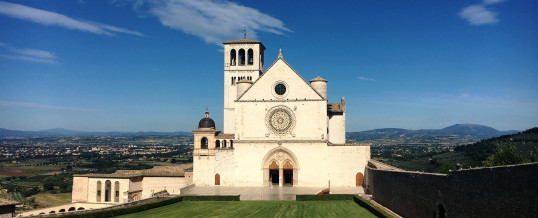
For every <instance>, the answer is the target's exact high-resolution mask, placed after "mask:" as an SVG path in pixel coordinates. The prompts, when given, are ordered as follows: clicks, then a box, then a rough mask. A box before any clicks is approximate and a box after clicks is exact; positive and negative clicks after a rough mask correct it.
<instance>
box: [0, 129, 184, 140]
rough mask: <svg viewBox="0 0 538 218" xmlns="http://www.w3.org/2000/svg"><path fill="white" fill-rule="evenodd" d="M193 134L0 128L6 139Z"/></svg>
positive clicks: (1, 135)
mask: <svg viewBox="0 0 538 218" xmlns="http://www.w3.org/2000/svg"><path fill="white" fill-rule="evenodd" d="M191 135H192V133H191V132H142V131H140V132H116V131H113V132H85V131H76V130H69V129H63V128H54V129H47V130H40V131H21V130H9V129H2V128H0V138H6V137H62V136H120V137H125V136H191Z"/></svg>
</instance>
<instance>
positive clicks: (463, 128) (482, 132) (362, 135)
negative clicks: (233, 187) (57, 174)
mask: <svg viewBox="0 0 538 218" xmlns="http://www.w3.org/2000/svg"><path fill="white" fill-rule="evenodd" d="M518 132H519V131H516V130H509V131H499V130H496V129H494V128H492V127H489V126H484V125H478V124H456V125H452V126H449V127H446V128H443V129H420V130H409V129H399V128H383V129H373V130H367V131H361V132H346V138H348V139H356V140H370V139H397V138H423V137H437V136H458V137H462V138H465V137H467V138H479V139H483V138H491V137H496V136H501V135H506V134H514V133H518ZM61 136H192V133H191V132H141V131H140V132H116V131H113V132H85V131H75V130H69V129H63V128H55V129H47V130H40V131H21V130H9V129H2V128H0V138H6V137H61Z"/></svg>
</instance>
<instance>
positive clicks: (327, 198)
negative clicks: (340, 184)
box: [295, 194, 353, 201]
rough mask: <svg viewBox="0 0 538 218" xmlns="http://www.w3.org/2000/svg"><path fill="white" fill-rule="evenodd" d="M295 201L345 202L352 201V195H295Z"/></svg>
mask: <svg viewBox="0 0 538 218" xmlns="http://www.w3.org/2000/svg"><path fill="white" fill-rule="evenodd" d="M295 200H296V201H345V200H353V195H347V194H334V195H296V198H295Z"/></svg>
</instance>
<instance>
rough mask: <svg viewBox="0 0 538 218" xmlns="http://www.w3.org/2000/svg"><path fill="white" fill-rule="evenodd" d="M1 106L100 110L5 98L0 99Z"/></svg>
mask: <svg viewBox="0 0 538 218" xmlns="http://www.w3.org/2000/svg"><path fill="white" fill-rule="evenodd" d="M0 106H11V107H30V108H46V109H58V110H73V111H99V110H96V109H91V108H77V107H65V106H55V105H44V104H36V103H28V102H17V101H3V100H0Z"/></svg>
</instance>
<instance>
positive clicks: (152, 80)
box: [0, 0, 538, 131]
mask: <svg viewBox="0 0 538 218" xmlns="http://www.w3.org/2000/svg"><path fill="white" fill-rule="evenodd" d="M243 26H246V28H247V34H248V35H247V38H249V39H254V40H260V41H262V42H263V43H264V45H265V47H266V48H267V50H266V53H265V54H266V55H265V58H266V59H265V63H266V66H265V67H266V68H267V67H268V66H270V64H271V63H272V62H273V61H274V60H276V58H277V54H278V49H280V48H281V49H282V51H283V54H284V59H286V61H287V62H288V63H289V64H290V65H291V66H292V67H293V68H294V69H295V70H296V71H297V72H299V74H301V75H302V76H303V77H304V78H305V79H306V80H310V79H312V78H314V77H316V76H317V75H320V76H321V77H323V78H325V79H327V80H328V81H329V83H328V97H329V102H338V101H339V99H340V97H341V96H345V97H346V106H347V113H346V119H347V120H346V125H347V131H360V130H368V129H374V128H384V127H397V128H407V129H431V128H443V127H446V126H449V125H452V124H456V123H476V124H483V125H488V126H491V127H494V128H497V129H499V130H511V129H516V130H524V129H528V128H531V127H534V126H538V113H537V112H538V85H537V84H538V1H514V0H506V1H501V0H484V1H339V2H335V3H328V2H327V1H308V2H305V1H242V2H236V1H214V0H178V1H173V0H163V1H151V0H109V1H88V0H86V1H71V0H69V1H68V0H64V1H59V0H51V1H37V0H23V1H7V2H4V1H0V33H1V34H0V128H7V129H18V130H42V129H49V128H56V127H62V128H68V129H73V130H84V131H191V130H193V129H195V128H196V127H197V123H198V120H199V119H200V118H202V117H203V113H204V111H205V108H206V107H207V108H208V109H209V111H210V113H211V116H212V117H213V119H214V120H215V121H216V123H217V128H219V129H222V113H223V111H222V110H223V109H222V107H223V81H222V80H223V59H224V58H223V53H222V44H221V43H222V42H223V41H228V40H235V39H240V38H242V33H241V30H242V28H243Z"/></svg>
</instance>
